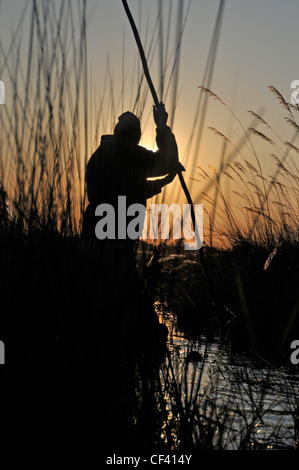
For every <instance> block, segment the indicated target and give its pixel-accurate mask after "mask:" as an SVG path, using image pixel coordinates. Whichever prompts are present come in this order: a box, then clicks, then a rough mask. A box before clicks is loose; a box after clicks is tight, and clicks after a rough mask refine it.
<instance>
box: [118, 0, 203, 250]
mask: <svg viewBox="0 0 299 470" xmlns="http://www.w3.org/2000/svg"><path fill="white" fill-rule="evenodd" d="M122 3H123V6H124V9H125V12H126V14H127V17H128V20H129V22H130V25H131V28H132V31H133V34H134V37H135V40H136V44H137V47H138V50H139V55H140V58H141V62H142V66H143V70H144V75H145V77H146V80H147V83H148V86H149V89H150V91H151V94H152V97H153V100H154V103H155V106H158V105H159V99H158V96H157V93H156V90H155V87H154V85H153V82H152V79H151V76H150V73H149V69H148V66H147V60H146V57H145V54H144V50H143V46H142V43H141V40H140V36H139V33H138V30H137V27H136V24H135V21H134V18H133V16H132V14H131V11H130V9H129V6H128V3H127V1H126V0H122ZM178 177H179V180H180V183H181V186H182V188H183V191H184V193H185V196H186V198H187V201H188V204H189V206H190V211H191V219H192V223H193V227H194V233H195V238H196V240H197V242H198V243H199V241H200V240H199V234H198V230H197V225H196V219H195V212H194V207H193V202H192V199H191V196H190V193H189V191H188V188H187V185H186V183H185V180H184V177H183V174H182V172H181V171H178Z"/></svg>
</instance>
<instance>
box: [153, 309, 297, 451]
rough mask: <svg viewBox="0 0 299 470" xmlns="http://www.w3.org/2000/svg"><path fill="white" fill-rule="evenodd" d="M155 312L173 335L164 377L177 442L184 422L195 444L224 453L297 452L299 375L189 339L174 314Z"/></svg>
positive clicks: (163, 381) (182, 430)
mask: <svg viewBox="0 0 299 470" xmlns="http://www.w3.org/2000/svg"><path fill="white" fill-rule="evenodd" d="M155 308H156V311H157V314H158V316H159V320H160V322H163V323H164V324H166V326H167V328H168V331H169V336H168V351H169V353H168V357H167V359H166V361H165V364H164V365H162V366H161V372H160V374H161V381H162V383H163V384H164V393H165V396H166V399H167V407H168V420H169V423H171V424H172V428H173V429H175V431H176V434H177V435H176V440H177V442H178V441H180V443H181V441H182V439H184V435H183V432H186V429H187V428H186V427H185V428H184V429H180V426H181V424H180V423H179V421H180V420H182V419H183V420H184V421H185V422H186V423H187V427H188V426H189V428H188V429H189V430H190V429H191V427H192V444H193V445H196V443H197V445H198V446H200V445H201V443H202V442H203V440H205V441H206V440H207V439H210V440H211V443H213V447H214V448H215V447H216V448H224V449H239V448H260V449H261V448H263V449H277V448H294V447H295V448H296V447H297V445H298V437H299V436H298V434H299V433H298V424H299V374H298V372H297V373H292V374H291V373H290V371H289V370H287V369H286V368H281V369H274V368H272V367H271V366H270V365H267V364H265V365H263V366H261V364H260V363H254V362H253V360H251V359H248V357H246V356H245V355H244V356H242V355H240V354H234V353H232V352H231V351H230V349H229V347H228V346H227V345H223V344H221V342H217V341H216V342H213V343H210V342H207V341H206V340H205V338H204V337H201V338H194V339H190V338H186V337H185V336H184V334H183V333H182V332H181V331H180V330H179V329H178V327H177V323H176V317H175V315H174V314H172V313H167V314H166V313H165V311H164V312H163V308H162V305H161V304H160V303H159V302H156V304H155ZM169 423H168V424H169ZM166 424H167V423H166ZM165 426H166V425H165ZM181 427H182V426H181ZM163 437H164V438H165V439H167V435H166V433H165V436H163ZM172 437H173V436H172Z"/></svg>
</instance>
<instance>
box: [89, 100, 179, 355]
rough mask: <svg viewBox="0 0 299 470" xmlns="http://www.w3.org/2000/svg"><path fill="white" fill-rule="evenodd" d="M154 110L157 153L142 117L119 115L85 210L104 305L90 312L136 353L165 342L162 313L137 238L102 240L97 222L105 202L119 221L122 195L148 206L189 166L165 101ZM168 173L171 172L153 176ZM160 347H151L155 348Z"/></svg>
mask: <svg viewBox="0 0 299 470" xmlns="http://www.w3.org/2000/svg"><path fill="white" fill-rule="evenodd" d="M153 114H154V120H155V123H156V126H157V130H156V133H157V135H156V142H157V146H158V150H157V152H153V151H150V150H147V149H146V148H144V147H141V146H139V145H138V144H139V141H140V137H141V129H140V121H139V119H138V118H137V117H136V116H135V115H134V114H132V113H130V112H126V113H124V114H122V115H121V116H120V117H119V119H118V123H117V124H116V126H115V129H114V134H113V135H104V136H102V139H101V144H100V146H99V147H98V149H97V150H96V151H95V153H94V154H93V155H92V156H91V158H90V160H89V162H88V165H87V171H86V182H87V195H88V199H89V206H88V207H87V209H86V211H85V214H84V223H83V238H84V240H85V241H86V245H87V256H88V257H89V260H90V263H89V264H88V275H89V278H90V283H91V284H93V285H94V288H93V291H94V292H95V293H96V296H97V299H98V303H99V307H95V306H94V305H92V306H91V307H90V308H89V309H88V311H89V312H94V313H93V314H94V315H95V316H96V317H100V318H102V319H103V320H102V321H105V322H106V324H107V327H106V331H111V330H112V331H113V342H114V344H117V345H118V347H119V348H120V350H121V351H130V350H131V351H134V352H133V354H135V351H136V350H138V349H140V348H141V349H142V348H144V346H145V344H146V342H147V341H149V343H150V344H151V345H152V344H153V341H154V342H155V341H157V342H158V343H159V341H160V340H159V337H158V336H159V335H155V334H152V331H153V330H152V328H154V329H155V330H156V331H158V329H159V328H158V320H157V315H156V313H155V311H154V308H153V305H152V302H151V298H150V296H149V293H148V291H147V288H146V284H145V282H144V280H143V279H142V278H141V277H140V275H139V274H138V272H137V269H136V263H135V254H134V249H133V248H134V244H135V240H131V239H129V237H126V236H125V237H124V238H123V239H117V234H118V230H116V231H115V233H116V237H115V239H113V238H112V239H104V240H98V239H97V237H96V234H95V227H96V224H97V222H98V220H99V217H97V216H96V215H95V211H96V207H97V206H98V205H100V204H109V205H112V206H113V208H114V209H115V220H116V221H117V220H118V213H117V211H118V197H119V196H126V203H127V204H126V205H127V207H129V206H130V205H131V204H134V203H139V204H143V205H144V206H145V205H146V200H147V199H148V198H150V197H152V196H153V195H155V194H157V193H159V192H160V191H161V188H162V187H163V186H164V185H165V184H167V183H169V182H171V181H172V180H173V178H174V177H175V175H176V174H177V172H178V171H179V170H182V169H183V167H182V165H181V164H180V163H179V161H178V149H177V144H176V140H175V137H174V135H173V133H172V132H171V130H170V128H169V127H168V126H167V124H166V123H167V118H168V115H167V113H166V111H165V107H164V105H163V104H162V103H161V104H160V105H159V106H158V107H157V108H155V107H154V113H153ZM165 175H166V176H165ZM162 176H165V177H164V178H161V179H159V180H156V181H147V178H154V177H162ZM100 312H101V313H102V315H101V314H100V315H99V313H100ZM109 322H110V323H109ZM154 349H155V348H153V346H150V350H154Z"/></svg>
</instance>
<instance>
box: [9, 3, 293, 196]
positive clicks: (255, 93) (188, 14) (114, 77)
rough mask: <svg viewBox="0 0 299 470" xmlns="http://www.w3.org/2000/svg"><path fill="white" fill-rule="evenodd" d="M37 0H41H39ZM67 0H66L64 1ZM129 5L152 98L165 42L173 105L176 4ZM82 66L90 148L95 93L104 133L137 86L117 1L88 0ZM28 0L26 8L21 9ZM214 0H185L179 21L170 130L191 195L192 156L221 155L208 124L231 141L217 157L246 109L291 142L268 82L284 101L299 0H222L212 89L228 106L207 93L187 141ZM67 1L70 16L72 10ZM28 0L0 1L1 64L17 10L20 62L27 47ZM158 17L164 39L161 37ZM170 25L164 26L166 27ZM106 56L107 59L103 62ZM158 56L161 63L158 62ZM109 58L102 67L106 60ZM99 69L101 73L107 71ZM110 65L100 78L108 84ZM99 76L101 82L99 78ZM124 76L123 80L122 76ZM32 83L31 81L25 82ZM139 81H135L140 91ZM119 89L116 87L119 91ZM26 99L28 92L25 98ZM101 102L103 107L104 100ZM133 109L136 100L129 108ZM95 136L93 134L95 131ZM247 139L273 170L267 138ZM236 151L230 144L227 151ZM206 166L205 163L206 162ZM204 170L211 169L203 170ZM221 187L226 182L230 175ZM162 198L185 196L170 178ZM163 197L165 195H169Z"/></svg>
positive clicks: (146, 135)
mask: <svg viewBox="0 0 299 470" xmlns="http://www.w3.org/2000/svg"><path fill="white" fill-rule="evenodd" d="M37 3H38V4H41V3H42V0H40V1H39V0H38V2H37ZM50 3H51V8H52V9H53V11H55V9H56V11H57V15H58V13H59V10H60V5H61V2H60V1H58V0H52V1H51V2H50ZM65 3H67V2H65ZM128 3H129V6H130V8H131V11H132V14H133V16H134V19H135V21H136V24H137V27H138V29H139V31H140V35H141V39H142V42H143V44H144V48H145V51H146V53H147V52H148V51H149V47H150V44H151V40H152V39H153V46H152V49H151V52H152V54H151V61H150V63H149V68H150V72H151V75H152V79H153V82H154V85H155V87H156V89H157V91H158V95H159V97H160V91H159V90H160V85H161V66H160V64H161V44H163V55H164V60H165V61H166V62H167V63H168V66H167V67H166V77H165V82H164V96H163V97H162V99H163V101H165V104H166V108H167V110H168V111H169V113H170V114H171V112H172V109H173V103H172V86H173V81H172V82H171V84H170V88H169V90H168V93H167V94H166V93H165V92H166V90H167V87H168V83H169V76H170V73H171V69H172V66H173V57H174V55H173V54H174V52H175V48H176V25H177V12H178V9H179V7H180V1H179V0H172V1H171V8H170V2H169V1H168V0H163V1H162V5H163V9H162V17H159V18H162V21H161V22H160V23H159V20H157V18H158V12H159V1H156V0H141V1H139V0H129V1H128ZM86 4H87V23H86V24H87V45H86V52H87V74H88V83H89V86H88V115H89V117H90V119H89V122H88V135H89V142H88V151H89V153H90V154H91V153H92V152H93V151H94V150H95V148H96V147H97V145H98V143H99V141H98V142H97V141H96V140H95V127H96V122H97V121H96V115H97V112H98V108H99V104H100V102H101V99H104V108H103V109H104V114H105V115H106V122H103V119H102V118H101V117H100V123H99V129H100V134H101V133H104V132H107V133H109V132H111V130H112V128H113V125H114V122H115V119H116V118H117V116H119V114H121V112H123V111H126V110H131V111H133V109H132V106H133V103H134V100H135V97H136V90H137V79H138V76H139V77H140V76H141V74H142V68H141V63H140V60H139V55H138V52H137V48H136V44H135V41H134V38H133V34H132V31H131V29H130V26H129V23H128V20H127V17H126V15H125V12H124V9H123V6H122V2H121V1H120V0H87V2H86ZM26 5H28V7H27V8H26ZM219 5H220V2H219V1H216V0H191V1H190V2H189V0H185V1H183V2H182V3H181V6H182V12H183V15H182V18H181V20H182V24H184V31H183V36H182V42H181V49H180V63H179V75H178V78H179V80H178V90H177V98H178V102H177V106H176V110H175V119H174V123H173V126H172V130H173V132H174V133H175V135H176V138H177V143H178V146H179V151H180V160H181V162H182V163H183V164H184V165H185V166H186V170H187V171H186V173H185V180H186V182H187V184H188V187H189V188H190V191H191V195H192V197H193V198H194V202H202V190H203V188H206V187H205V185H204V183H198V182H193V181H192V180H190V179H189V178H197V170H195V168H196V165H199V166H201V167H202V168H203V169H204V170H205V171H207V172H208V173H209V165H212V167H214V168H215V169H216V170H217V171H218V170H219V168H220V165H221V154H222V150H223V144H224V140H223V139H221V138H220V137H219V136H217V135H215V133H213V132H211V130H210V129H209V127H213V128H215V129H217V130H218V131H220V132H221V133H223V134H224V135H225V136H226V137H228V139H229V140H230V141H231V142H232V144H229V143H228V144H227V146H226V149H225V157H224V162H225V161H228V159H229V157H230V155H231V152H233V151H234V150H235V147H237V148H239V149H240V148H241V147H240V140H241V139H242V137H243V136H244V129H242V126H241V125H240V122H241V124H242V125H243V126H244V128H245V129H247V128H248V127H249V126H251V125H252V123H253V118H252V116H251V115H250V114H249V113H248V111H249V110H251V111H254V112H256V113H258V114H259V115H261V116H262V117H263V118H264V119H265V120H266V121H267V122H268V123H269V125H270V126H271V127H272V128H273V130H274V131H275V132H276V133H277V135H278V136H279V137H280V138H281V139H282V141H285V140H288V141H291V139H292V137H293V135H294V129H293V128H292V127H291V126H290V125H287V123H286V122H285V119H284V117H285V116H286V113H285V110H284V109H283V108H282V107H281V105H280V104H279V102H278V100H277V99H276V97H275V96H274V94H273V93H271V91H270V90H269V88H268V87H269V86H273V87H275V88H276V89H277V90H278V91H279V92H280V93H281V94H282V95H283V96H284V98H285V99H286V101H289V100H290V94H291V92H292V91H293V90H291V88H290V85H291V82H292V81H294V80H298V79H299V62H298V44H299V33H298V13H299V3H298V0H285V1H279V0H251V1H248V0H226V1H225V2H224V9H223V15H222V20H221V25H220V28H219V31H218V32H219V37H218V44H217V48H214V51H216V55H215V63H214V67H213V73H212V75H211V81H210V89H211V90H212V91H213V92H214V93H216V94H217V95H218V96H219V97H220V98H221V99H222V100H223V102H225V103H226V104H227V105H228V107H229V108H230V109H231V110H232V111H233V113H234V114H235V116H237V118H238V119H239V120H240V122H238V120H237V119H236V117H235V116H234V115H233V113H232V112H231V111H230V110H229V109H228V108H227V107H225V106H224V105H223V104H221V103H220V102H218V101H217V100H213V99H211V98H209V99H208V101H207V109H206V114H205V120H204V122H203V128H202V134H201V138H200V146H199V148H198V150H197V151H195V148H194V145H195V141H196V137H197V135H198V132H199V131H198V128H197V127H196V128H195V132H194V133H193V144H192V145H191V147H188V141H189V139H190V136H191V132H192V128H193V123H194V119H195V114H196V109H197V104H198V100H199V97H200V93H201V92H200V89H199V88H198V87H199V86H200V85H205V83H204V72H205V68H206V65H207V61H208V58H209V51H210V48H211V42H212V38H213V32H214V28H215V23H216V18H217V14H218V12H219ZM75 10H76V9H75V8H74V15H75V16H74V21H75V24H76V21H77V20H78V18H76V15H77V14H78V13H76V11H75ZM31 11H32V3H31V2H30V1H28V2H27V1H26V0H21V1H20V0H2V1H1V2H0V31H1V41H2V49H1V51H0V54H1V55H2V57H1V56H0V70H1V65H3V60H4V59H3V57H4V56H3V51H5V52H6V53H7V51H8V50H9V44H10V41H11V37H12V35H13V32H14V31H16V27H17V25H18V22H19V21H20V17H21V16H22V17H23V19H22V26H21V29H22V31H21V32H20V35H19V37H22V44H21V46H20V53H21V54H22V53H23V54H24V55H23V57H22V59H23V60H24V62H26V57H27V56H26V52H25V51H26V47H28V43H29V40H30V24H31V23H30V19H31ZM170 12H171V18H170V20H169V14H170ZM161 25H162V29H163V41H160V36H159V34H160V31H161V29H159V28H161ZM168 28H169V31H168ZM108 63H109V65H107V64H108ZM164 64H165V62H164ZM107 67H108V69H107ZM107 70H108V71H109V72H107ZM107 73H108V84H107ZM105 77H106V86H105ZM0 79H1V80H3V81H4V82H5V87H6V88H5V91H6V102H7V103H8V104H9V102H10V93H11V90H12V86H11V83H10V77H9V76H8V75H7V74H5V76H4V77H1V76H0ZM123 80H124V81H123ZM35 86H36V84H34V83H32V87H35ZM145 89H146V86H145V84H144V83H143V88H142V93H143V90H145ZM122 90H123V94H122ZM112 96H113V98H112ZM29 99H30V97H29ZM105 106H106V108H105ZM136 112H137V114H138V109H137V110H136ZM254 125H255V126H256V128H257V129H258V130H261V131H263V132H267V133H268V135H269V136H270V137H271V138H273V136H275V134H274V133H273V131H272V130H269V129H265V128H263V127H260V125H258V124H257V123H256V122H255V123H254ZM142 130H143V137H142V141H141V145H144V146H146V147H147V148H154V146H155V142H154V136H155V127H154V123H153V119H152V99H151V96H150V93H148V96H147V100H146V105H145V108H144V111H143V113H142ZM98 139H100V135H99V136H98ZM252 143H253V145H254V149H255V151H256V153H257V155H258V156H259V158H260V161H261V162H262V165H263V168H265V174H266V175H268V174H272V173H273V172H274V171H275V165H274V163H273V160H272V159H271V158H270V157H269V154H270V153H274V149H273V146H271V145H269V143H267V142H264V141H262V140H261V139H259V138H257V137H255V136H253V137H252ZM241 151H242V154H243V156H245V157H246V158H248V159H249V160H251V159H252V157H253V153H252V148H251V146H250V145H249V143H248V142H246V143H245V145H244V147H242V149H241ZM235 158H236V159H237V158H238V152H237V153H236V154H235ZM210 168H211V167H210ZM210 174H211V176H212V173H210ZM227 188H228V194H229V191H230V186H229V184H228V186H227ZM167 195H168V196H166V199H167V198H169V202H177V201H180V202H185V199H184V195H183V193H182V191H181V190H180V187H179V183H178V181H177V179H176V181H175V182H174V183H172V185H171V186H170V187H169V188H167ZM170 199H171V201H170Z"/></svg>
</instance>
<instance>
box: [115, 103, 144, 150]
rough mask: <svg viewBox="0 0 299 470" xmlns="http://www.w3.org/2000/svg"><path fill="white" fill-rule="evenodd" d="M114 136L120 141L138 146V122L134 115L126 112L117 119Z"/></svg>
mask: <svg viewBox="0 0 299 470" xmlns="http://www.w3.org/2000/svg"><path fill="white" fill-rule="evenodd" d="M114 135H115V136H116V137H117V138H118V139H119V140H121V141H123V142H125V143H128V144H131V145H138V143H139V141H140V137H141V128H140V121H139V119H138V117H137V116H135V114H133V113H130V112H129V111H127V112H126V113H123V114H122V115H121V116H119V118H118V123H117V124H116V126H115V128H114Z"/></svg>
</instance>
